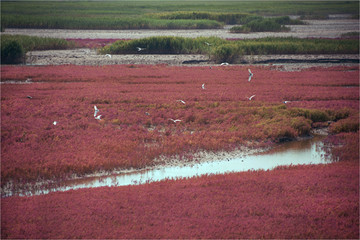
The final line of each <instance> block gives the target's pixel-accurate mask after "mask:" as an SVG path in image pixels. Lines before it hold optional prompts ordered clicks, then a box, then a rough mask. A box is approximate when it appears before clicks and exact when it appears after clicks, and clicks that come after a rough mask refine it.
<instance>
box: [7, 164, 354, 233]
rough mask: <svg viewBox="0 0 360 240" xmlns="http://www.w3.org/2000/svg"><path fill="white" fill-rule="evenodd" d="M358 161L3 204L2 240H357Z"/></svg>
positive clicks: (16, 199) (14, 199)
mask: <svg viewBox="0 0 360 240" xmlns="http://www.w3.org/2000/svg"><path fill="white" fill-rule="evenodd" d="M358 167H359V165H358V162H357V161H356V162H349V161H345V162H339V163H331V164H327V165H323V164H321V165H314V166H304V165H303V166H292V167H279V168H277V169H275V170H272V171H249V172H243V173H231V174H225V175H211V176H203V177H195V178H191V179H183V180H176V181H175V180H166V181H162V182H157V183H151V184H144V185H137V186H125V187H102V188H96V189H81V190H76V191H75V190H71V191H67V192H57V193H51V194H47V195H41V196H33V197H9V198H3V199H2V201H1V238H4V239H5V238H10V239H14V238H63V239H71V238H103V239H105V238H116V239H119V238H237V239H240V238H284V239H290V238H291V239H292V238H300V239H301V238H303V239H305V238H306V239H309V238H315V239H321V238H325V239H326V238H331V239H333V238H336V239H338V238H339V239H346V238H349V239H358V238H359V171H358Z"/></svg>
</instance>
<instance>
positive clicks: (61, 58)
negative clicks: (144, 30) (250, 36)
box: [25, 48, 359, 70]
mask: <svg viewBox="0 0 360 240" xmlns="http://www.w3.org/2000/svg"><path fill="white" fill-rule="evenodd" d="M25 64H26V65H64V64H71V65H95V66H98V65H113V64H140V65H147V64H152V65H156V64H167V65H176V66H216V65H218V64H217V63H215V62H214V61H212V60H211V59H210V58H209V56H207V55H195V54H178V55H175V54H173V55H167V54H153V55H148V54H127V55H111V56H107V55H100V54H97V52H96V50H95V49H87V48H79V49H71V50H47V51H31V52H28V53H27V54H26V62H25ZM240 64H263V65H282V67H281V69H280V70H283V69H285V70H299V69H303V68H308V67H314V66H322V67H331V66H334V65H357V64H359V54H334V55H329V54H321V55H245V56H243V57H242V58H241V60H240ZM279 67H280V66H279Z"/></svg>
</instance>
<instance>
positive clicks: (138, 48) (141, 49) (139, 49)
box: [136, 47, 146, 52]
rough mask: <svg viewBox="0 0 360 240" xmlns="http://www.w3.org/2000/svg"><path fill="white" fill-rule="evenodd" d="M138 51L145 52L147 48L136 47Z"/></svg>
mask: <svg viewBox="0 0 360 240" xmlns="http://www.w3.org/2000/svg"><path fill="white" fill-rule="evenodd" d="M136 49H137V50H138V52H140V51H144V50H145V49H146V48H141V47H136Z"/></svg>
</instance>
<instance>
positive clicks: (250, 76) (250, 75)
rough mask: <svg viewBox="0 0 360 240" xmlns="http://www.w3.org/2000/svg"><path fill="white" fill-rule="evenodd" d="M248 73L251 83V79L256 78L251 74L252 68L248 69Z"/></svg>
mask: <svg viewBox="0 0 360 240" xmlns="http://www.w3.org/2000/svg"><path fill="white" fill-rule="evenodd" d="M248 71H249V82H250V81H251V78H252V76H254V74H253V73H252V72H251V70H250V68H249V69H248Z"/></svg>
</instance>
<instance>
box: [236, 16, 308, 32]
mask: <svg viewBox="0 0 360 240" xmlns="http://www.w3.org/2000/svg"><path fill="white" fill-rule="evenodd" d="M299 24H305V23H304V22H303V21H301V20H298V19H294V20H293V19H290V17H289V16H283V17H274V18H263V17H260V18H257V19H253V20H251V21H249V22H246V23H245V24H244V25H242V26H234V27H232V28H231V29H230V32H232V33H248V32H285V31H289V30H290V28H288V27H286V26H285V25H299Z"/></svg>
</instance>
